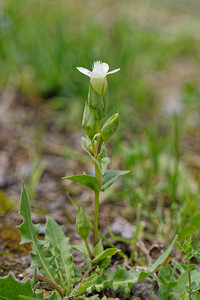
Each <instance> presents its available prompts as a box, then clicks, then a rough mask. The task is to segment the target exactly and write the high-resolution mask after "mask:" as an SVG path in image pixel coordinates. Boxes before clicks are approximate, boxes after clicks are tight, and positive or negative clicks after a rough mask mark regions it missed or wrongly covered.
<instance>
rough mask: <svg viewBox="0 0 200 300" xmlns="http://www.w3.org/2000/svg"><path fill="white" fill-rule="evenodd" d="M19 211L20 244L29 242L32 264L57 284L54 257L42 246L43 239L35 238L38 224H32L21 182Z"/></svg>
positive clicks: (26, 196)
mask: <svg viewBox="0 0 200 300" xmlns="http://www.w3.org/2000/svg"><path fill="white" fill-rule="evenodd" d="M19 213H20V215H21V216H22V217H23V220H24V222H23V223H22V224H21V225H20V226H18V229H19V230H20V231H21V244H24V243H27V242H30V243H31V244H32V246H33V247H32V248H33V251H32V253H31V258H32V266H36V265H38V267H39V268H40V269H41V271H42V273H43V274H44V275H45V276H46V277H47V278H48V279H50V280H51V281H53V282H56V283H58V284H59V279H58V275H57V271H56V269H55V268H54V267H53V264H52V261H53V259H54V257H53V255H52V253H51V252H50V251H49V250H48V249H45V248H44V247H43V241H41V240H38V239H37V235H38V233H39V227H40V226H39V224H38V225H34V224H33V223H32V221H31V209H30V203H29V198H28V194H27V192H26V189H25V187H24V183H23V182H22V193H21V205H20V212H19Z"/></svg>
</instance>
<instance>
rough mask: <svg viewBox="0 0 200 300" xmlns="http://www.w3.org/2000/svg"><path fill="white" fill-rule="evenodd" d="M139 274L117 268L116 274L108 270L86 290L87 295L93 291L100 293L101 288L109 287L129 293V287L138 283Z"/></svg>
mask: <svg viewBox="0 0 200 300" xmlns="http://www.w3.org/2000/svg"><path fill="white" fill-rule="evenodd" d="M138 276H139V273H138V272H137V271H135V270H133V269H132V270H129V271H127V270H126V269H124V268H121V267H119V266H117V270H116V272H113V270H111V269H108V271H107V272H106V274H105V275H104V274H102V275H101V276H100V277H99V278H98V279H97V280H96V281H95V283H94V285H92V286H91V287H90V288H88V289H87V292H88V293H91V292H93V291H98V292H100V291H101V290H102V289H103V288H105V287H109V288H111V289H113V290H117V289H118V288H122V289H123V290H124V291H125V293H127V294H128V293H129V292H130V290H131V287H132V285H133V284H134V283H136V282H138Z"/></svg>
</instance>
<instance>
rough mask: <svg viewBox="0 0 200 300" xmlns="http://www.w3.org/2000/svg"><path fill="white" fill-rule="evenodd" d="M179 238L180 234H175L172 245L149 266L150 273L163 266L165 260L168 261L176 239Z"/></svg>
mask: <svg viewBox="0 0 200 300" xmlns="http://www.w3.org/2000/svg"><path fill="white" fill-rule="evenodd" d="M177 239H178V235H176V236H175V238H174V239H173V241H172V243H171V244H170V246H169V247H168V248H167V249H166V250H165V251H164V252H163V254H162V255H161V256H160V257H159V258H158V259H157V260H156V261H155V263H154V264H153V265H152V266H151V267H149V268H148V269H147V270H148V272H149V273H154V272H155V271H156V270H157V269H158V268H160V267H161V266H162V264H164V262H165V261H166V259H167V258H168V256H169V255H170V253H171V251H172V249H173V247H174V245H175V243H176V241H177Z"/></svg>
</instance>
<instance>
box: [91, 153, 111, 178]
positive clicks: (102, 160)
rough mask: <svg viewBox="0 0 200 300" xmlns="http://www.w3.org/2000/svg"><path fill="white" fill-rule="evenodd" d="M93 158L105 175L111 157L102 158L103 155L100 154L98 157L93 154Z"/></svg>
mask: <svg viewBox="0 0 200 300" xmlns="http://www.w3.org/2000/svg"><path fill="white" fill-rule="evenodd" d="M92 160H93V161H94V162H95V163H96V164H97V165H98V167H99V170H100V172H101V174H102V175H104V174H105V172H106V168H107V166H108V165H109V163H110V158H109V157H103V158H101V156H98V159H96V158H94V157H93V156H92Z"/></svg>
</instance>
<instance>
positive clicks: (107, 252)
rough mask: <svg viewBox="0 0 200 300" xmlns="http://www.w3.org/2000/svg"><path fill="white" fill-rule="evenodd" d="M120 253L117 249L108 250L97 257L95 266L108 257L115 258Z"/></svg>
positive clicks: (94, 261) (94, 260)
mask: <svg viewBox="0 0 200 300" xmlns="http://www.w3.org/2000/svg"><path fill="white" fill-rule="evenodd" d="M117 252H118V250H117V248H108V249H106V250H104V251H103V252H101V253H100V254H99V255H97V256H96V257H95V258H94V259H93V260H92V263H93V264H98V263H99V262H100V261H102V260H103V259H104V258H106V257H108V256H113V255H115V254H116V253H117Z"/></svg>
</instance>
